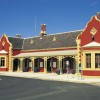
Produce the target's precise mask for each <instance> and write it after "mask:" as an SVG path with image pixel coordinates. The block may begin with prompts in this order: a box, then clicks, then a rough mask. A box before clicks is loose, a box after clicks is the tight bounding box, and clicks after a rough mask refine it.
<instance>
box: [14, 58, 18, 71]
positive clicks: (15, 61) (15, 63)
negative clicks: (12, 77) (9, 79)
mask: <svg viewBox="0 0 100 100" xmlns="http://www.w3.org/2000/svg"><path fill="white" fill-rule="evenodd" d="M19 65H20V60H19V59H17V58H16V59H14V60H13V71H14V72H15V71H18V68H19V67H20V66H19Z"/></svg>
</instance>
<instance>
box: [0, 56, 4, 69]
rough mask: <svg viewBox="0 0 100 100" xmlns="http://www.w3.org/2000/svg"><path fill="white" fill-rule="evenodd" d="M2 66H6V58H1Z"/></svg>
mask: <svg viewBox="0 0 100 100" xmlns="http://www.w3.org/2000/svg"><path fill="white" fill-rule="evenodd" d="M0 63H1V66H2V67H3V66H5V57H1V59H0Z"/></svg>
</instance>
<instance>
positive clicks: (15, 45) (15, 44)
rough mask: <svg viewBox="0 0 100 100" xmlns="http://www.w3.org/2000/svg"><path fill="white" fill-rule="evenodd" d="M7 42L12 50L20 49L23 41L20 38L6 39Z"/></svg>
mask: <svg viewBox="0 0 100 100" xmlns="http://www.w3.org/2000/svg"><path fill="white" fill-rule="evenodd" d="M8 40H9V41H10V43H11V44H12V46H13V48H14V49H22V45H23V40H24V39H22V38H15V37H8Z"/></svg>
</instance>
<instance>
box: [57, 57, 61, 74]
mask: <svg viewBox="0 0 100 100" xmlns="http://www.w3.org/2000/svg"><path fill="white" fill-rule="evenodd" d="M58 59H59V70H60V74H62V56H59V57H58Z"/></svg>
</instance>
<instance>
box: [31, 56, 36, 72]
mask: <svg viewBox="0 0 100 100" xmlns="http://www.w3.org/2000/svg"><path fill="white" fill-rule="evenodd" d="M34 59H35V58H34V57H32V58H31V60H32V70H31V71H32V72H33V73H34Z"/></svg>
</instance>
